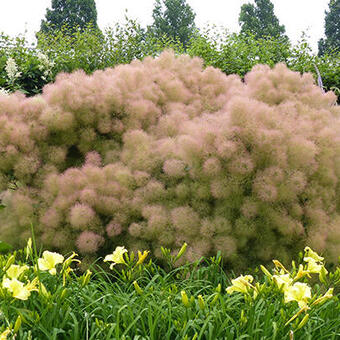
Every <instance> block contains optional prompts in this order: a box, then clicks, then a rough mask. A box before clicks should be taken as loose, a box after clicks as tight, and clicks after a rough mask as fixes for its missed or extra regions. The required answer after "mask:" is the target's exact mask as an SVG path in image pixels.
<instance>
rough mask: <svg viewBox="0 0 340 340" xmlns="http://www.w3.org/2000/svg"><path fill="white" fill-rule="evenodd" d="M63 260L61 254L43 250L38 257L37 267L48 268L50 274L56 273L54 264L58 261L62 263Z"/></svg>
mask: <svg viewBox="0 0 340 340" xmlns="http://www.w3.org/2000/svg"><path fill="white" fill-rule="evenodd" d="M63 261H64V256H63V255H60V254H58V253H54V252H51V251H48V250H45V251H44V252H43V256H42V258H39V259H38V267H39V269H40V270H48V272H49V273H50V274H51V275H56V273H57V270H56V268H55V266H56V265H57V264H58V263H63Z"/></svg>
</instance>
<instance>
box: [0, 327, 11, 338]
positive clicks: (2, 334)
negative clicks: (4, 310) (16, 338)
mask: <svg viewBox="0 0 340 340" xmlns="http://www.w3.org/2000/svg"><path fill="white" fill-rule="evenodd" d="M9 334H11V330H10V329H8V328H7V329H5V330H4V331H3V332H2V333H1V334H0V340H7V337H8V335H9Z"/></svg>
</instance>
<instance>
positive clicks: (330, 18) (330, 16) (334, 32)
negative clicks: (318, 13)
mask: <svg viewBox="0 0 340 340" xmlns="http://www.w3.org/2000/svg"><path fill="white" fill-rule="evenodd" d="M328 7H329V11H328V12H327V11H325V14H326V16H325V35H326V39H323V38H322V39H320V40H319V55H323V54H325V53H326V52H328V51H332V50H333V51H334V50H335V51H340V0H330V2H329V4H328Z"/></svg>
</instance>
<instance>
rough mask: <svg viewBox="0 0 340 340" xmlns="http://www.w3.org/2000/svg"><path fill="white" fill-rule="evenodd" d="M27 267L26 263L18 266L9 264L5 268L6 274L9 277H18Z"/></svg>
mask: <svg viewBox="0 0 340 340" xmlns="http://www.w3.org/2000/svg"><path fill="white" fill-rule="evenodd" d="M28 268H29V267H28V266H27V265H23V266H19V265H17V264H11V266H10V267H9V268H8V269H7V270H6V276H7V277H9V278H10V279H18V278H19V276H20V275H21V274H22V273H24V272H25V271H26V270H27V269H28Z"/></svg>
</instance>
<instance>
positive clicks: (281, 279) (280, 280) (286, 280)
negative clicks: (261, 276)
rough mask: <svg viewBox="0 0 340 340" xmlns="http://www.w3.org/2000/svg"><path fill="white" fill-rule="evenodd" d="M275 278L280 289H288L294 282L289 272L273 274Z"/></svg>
mask: <svg viewBox="0 0 340 340" xmlns="http://www.w3.org/2000/svg"><path fill="white" fill-rule="evenodd" d="M273 280H274V282H275V283H276V285H277V286H278V287H279V288H280V289H283V290H284V289H286V288H287V287H288V286H290V285H291V284H292V282H293V279H292V278H291V277H290V276H289V274H281V275H273Z"/></svg>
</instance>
